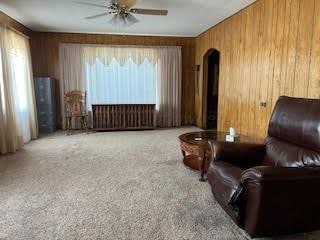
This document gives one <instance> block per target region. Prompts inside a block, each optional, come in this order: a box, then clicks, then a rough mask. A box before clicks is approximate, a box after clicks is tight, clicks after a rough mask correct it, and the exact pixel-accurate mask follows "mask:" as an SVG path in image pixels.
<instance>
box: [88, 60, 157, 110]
mask: <svg viewBox="0 0 320 240" xmlns="http://www.w3.org/2000/svg"><path fill="white" fill-rule="evenodd" d="M85 76H86V85H87V91H88V106H89V108H90V106H91V104H147V103H148V104H155V103H156V67H155V66H153V65H151V64H150V63H149V61H148V60H147V59H144V61H143V62H142V63H141V64H140V65H138V64H136V63H135V62H134V61H133V60H132V59H131V58H128V59H127V61H126V62H125V63H124V65H120V64H119V63H118V62H117V61H116V59H115V58H113V59H112V61H111V62H110V64H109V65H105V64H103V63H102V62H101V61H99V59H97V61H96V62H95V63H94V64H93V65H92V64H89V63H86V67H85Z"/></svg>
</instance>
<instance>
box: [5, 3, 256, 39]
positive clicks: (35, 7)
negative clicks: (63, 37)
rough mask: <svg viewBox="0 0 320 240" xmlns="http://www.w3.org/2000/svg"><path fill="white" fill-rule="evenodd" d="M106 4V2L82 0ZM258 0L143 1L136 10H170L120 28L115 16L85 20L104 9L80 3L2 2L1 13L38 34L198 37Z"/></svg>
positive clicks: (143, 16)
mask: <svg viewBox="0 0 320 240" xmlns="http://www.w3.org/2000/svg"><path fill="white" fill-rule="evenodd" d="M82 1H83V2H88V3H96V4H102V5H106V3H108V2H109V1H105V0H82ZM253 2H255V0H139V1H138V3H137V5H135V7H139V8H160V9H168V10H169V14H168V16H166V17H163V16H145V15H136V17H137V18H138V19H139V21H140V22H139V23H137V24H135V25H133V26H131V27H128V28H122V29H119V28H118V29H117V28H115V27H113V26H112V25H110V24H109V23H108V21H109V19H110V18H111V16H105V17H101V18H98V19H93V20H85V19H84V17H87V16H90V15H96V14H99V13H103V11H104V9H103V8H98V7H94V6H92V7H91V6H85V5H80V4H79V3H76V0H1V1H0V10H1V11H3V12H5V13H6V14H7V15H9V16H11V17H12V18H14V19H16V20H17V21H19V22H21V23H22V24H24V25H25V26H27V27H29V28H30V29H32V30H35V31H49V32H79V33H104V34H133V35H155V36H158V35H161V36H198V35H199V34H200V33H202V32H203V31H205V30H207V29H208V28H210V27H212V26H213V25H215V24H217V23H219V22H220V21H222V20H223V19H225V18H227V17H229V16H231V15H233V14H234V13H236V12H238V11H239V10H241V9H243V8H245V7H246V6H248V5H250V4H251V3H253Z"/></svg>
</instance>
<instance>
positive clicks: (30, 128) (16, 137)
mask: <svg viewBox="0 0 320 240" xmlns="http://www.w3.org/2000/svg"><path fill="white" fill-rule="evenodd" d="M32 75H33V74H32V65H31V54H30V45H29V39H28V38H27V37H24V36H22V35H21V34H19V33H16V32H15V31H13V30H10V29H8V28H6V27H4V26H0V153H1V154H4V153H12V152H15V151H17V150H18V149H20V148H21V147H22V146H23V145H24V143H27V142H29V141H30V140H32V139H36V138H37V137H38V127H37V118H36V107H35V96H34V87H33V76H32Z"/></svg>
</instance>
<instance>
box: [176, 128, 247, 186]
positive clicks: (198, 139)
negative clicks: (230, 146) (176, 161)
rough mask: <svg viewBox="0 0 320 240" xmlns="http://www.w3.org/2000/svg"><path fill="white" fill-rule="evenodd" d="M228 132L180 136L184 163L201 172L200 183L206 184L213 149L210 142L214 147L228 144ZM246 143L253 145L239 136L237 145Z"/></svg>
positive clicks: (206, 132) (202, 132)
mask: <svg viewBox="0 0 320 240" xmlns="http://www.w3.org/2000/svg"><path fill="white" fill-rule="evenodd" d="M227 134H228V133H226V132H218V131H201V132H190V133H185V134H183V135H181V136H179V139H180V146H181V152H182V155H183V162H184V164H185V165H186V166H188V167H190V168H192V169H194V170H198V171H200V179H199V180H200V181H201V182H204V181H206V179H205V174H206V173H207V170H208V168H209V165H210V161H211V155H212V153H211V147H210V145H209V143H208V141H211V142H212V144H213V146H215V145H216V144H218V143H223V142H226V135H227ZM238 142H246V143H253V140H252V139H250V138H249V137H246V136H241V135H240V136H238V138H237V140H236V141H235V143H238Z"/></svg>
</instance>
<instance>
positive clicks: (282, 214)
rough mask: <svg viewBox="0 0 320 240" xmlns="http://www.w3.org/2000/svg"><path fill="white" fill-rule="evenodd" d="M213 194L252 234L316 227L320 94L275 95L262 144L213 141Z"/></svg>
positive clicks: (319, 225) (318, 214) (318, 213)
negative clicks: (317, 96)
mask: <svg viewBox="0 0 320 240" xmlns="http://www.w3.org/2000/svg"><path fill="white" fill-rule="evenodd" d="M216 153H217V155H216V156H215V158H214V159H213V161H212V163H211V165H210V167H209V170H208V181H209V183H210V185H211V189H212V192H213V195H214V196H215V199H216V200H217V201H218V202H219V204H220V205H221V206H222V207H223V209H224V210H225V211H226V212H227V213H228V214H229V216H230V217H231V218H232V219H233V220H234V221H235V222H236V223H237V224H238V225H239V226H240V227H241V228H243V229H244V230H246V232H247V233H248V234H249V235H250V236H251V237H263V236H265V237H266V236H274V235H282V234H291V233H297V232H309V231H314V230H318V229H320V100H319V99H317V100H315V99H301V98H290V97H280V98H279V100H278V102H277V103H276V106H275V109H274V111H273V114H272V117H271V120H270V123H269V130H268V137H267V138H266V141H265V144H262V145H259V144H241V143H221V144H218V146H217V150H216Z"/></svg>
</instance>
